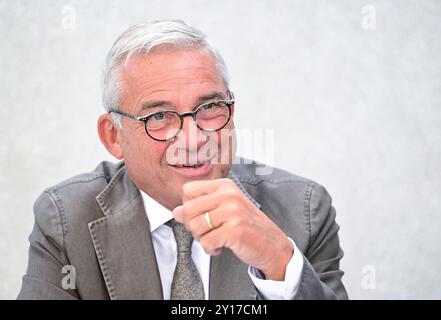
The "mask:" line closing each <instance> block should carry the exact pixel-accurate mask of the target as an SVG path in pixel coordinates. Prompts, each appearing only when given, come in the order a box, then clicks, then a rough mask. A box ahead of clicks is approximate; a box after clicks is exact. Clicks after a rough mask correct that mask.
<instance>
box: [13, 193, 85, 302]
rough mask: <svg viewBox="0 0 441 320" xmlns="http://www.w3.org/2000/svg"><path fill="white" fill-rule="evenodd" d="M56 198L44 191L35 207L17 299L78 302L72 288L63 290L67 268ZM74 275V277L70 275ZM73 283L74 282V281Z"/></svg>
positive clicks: (61, 225) (75, 292)
mask: <svg viewBox="0 0 441 320" xmlns="http://www.w3.org/2000/svg"><path fill="white" fill-rule="evenodd" d="M60 213H61V212H60V210H59V208H58V207H57V204H56V200H55V196H54V195H53V194H51V193H50V192H44V193H43V194H42V195H40V197H39V198H38V199H37V201H36V202H35V204H34V217H35V222H34V227H33V230H32V232H31V234H30V236H29V257H28V267H27V271H26V274H25V275H24V276H23V282H22V287H21V290H20V293H19V294H18V297H17V299H20V300H25V299H26V300H28V299H50V300H71V299H78V298H79V297H78V294H77V291H76V290H75V289H71V287H72V286H69V287H70V288H68V289H63V288H62V287H63V286H62V282H63V278H64V277H66V276H68V274H67V273H66V274H63V273H62V271H63V266H66V265H69V261H68V258H67V256H66V254H65V250H64V232H63V224H62V220H61V215H60ZM71 276H73V275H71ZM73 280H75V279H73Z"/></svg>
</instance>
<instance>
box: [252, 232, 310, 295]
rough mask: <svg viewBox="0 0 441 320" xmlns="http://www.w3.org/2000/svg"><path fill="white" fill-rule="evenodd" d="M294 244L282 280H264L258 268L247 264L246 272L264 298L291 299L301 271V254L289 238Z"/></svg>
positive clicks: (297, 286) (294, 293)
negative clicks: (292, 252)
mask: <svg viewBox="0 0 441 320" xmlns="http://www.w3.org/2000/svg"><path fill="white" fill-rule="evenodd" d="M288 239H289V241H291V243H292V244H293V246H294V254H293V255H292V257H291V260H290V261H289V262H288V265H287V266H286V271H285V279H284V281H274V280H266V279H265V275H264V274H263V272H262V271H260V270H259V269H256V268H254V267H251V266H249V267H248V274H249V275H250V277H251V280H252V281H253V283H254V286H255V287H256V288H257V290H258V291H259V293H260V294H261V296H262V297H263V298H264V299H266V300H292V299H294V296H295V295H296V293H297V290H298V289H299V285H300V278H301V276H302V271H303V256H302V254H301V252H300V250H299V249H298V248H297V246H296V244H295V243H294V241H293V240H292V239H291V238H289V237H288Z"/></svg>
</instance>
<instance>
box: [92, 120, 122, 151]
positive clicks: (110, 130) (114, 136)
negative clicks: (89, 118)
mask: <svg viewBox="0 0 441 320" xmlns="http://www.w3.org/2000/svg"><path fill="white" fill-rule="evenodd" d="M97 129H98V135H99V136H100V140H101V143H102V144H103V145H104V146H105V147H106V149H107V151H109V152H110V154H112V155H113V156H114V157H115V158H117V159H118V160H121V159H122V158H123V157H124V156H123V153H122V148H121V144H120V141H119V131H118V128H117V127H116V125H115V124H114V123H113V121H112V119H111V116H110V114H108V113H106V114H103V115H101V116H100V117H99V118H98V124H97Z"/></svg>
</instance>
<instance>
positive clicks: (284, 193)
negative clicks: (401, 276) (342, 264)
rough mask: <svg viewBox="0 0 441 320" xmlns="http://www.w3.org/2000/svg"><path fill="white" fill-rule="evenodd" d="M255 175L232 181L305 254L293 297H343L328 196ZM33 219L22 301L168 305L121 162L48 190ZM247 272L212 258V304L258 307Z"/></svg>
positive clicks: (229, 258) (244, 173)
mask: <svg viewBox="0 0 441 320" xmlns="http://www.w3.org/2000/svg"><path fill="white" fill-rule="evenodd" d="M256 166H257V165H256V163H253V164H249V165H244V164H235V165H233V167H232V170H231V171H230V174H229V177H230V178H231V179H233V180H234V181H235V183H236V184H237V185H238V186H239V187H240V189H241V190H242V191H243V192H244V193H245V194H246V195H247V196H248V197H249V198H250V199H251V200H252V201H253V202H254V203H255V205H256V206H258V207H259V208H260V209H261V210H262V211H263V212H265V213H266V214H267V215H268V216H269V217H270V218H271V219H272V220H273V221H274V222H275V223H276V224H277V225H278V226H279V227H280V228H281V229H282V230H283V231H284V232H285V233H286V234H287V235H288V236H289V237H290V238H291V239H293V240H294V242H295V243H296V245H297V247H298V248H299V250H300V251H301V254H302V256H303V259H304V268H303V272H302V275H301V282H300V287H299V290H298V293H297V295H296V298H297V299H336V298H339V299H342V298H343V299H344V298H347V295H346V291H345V289H344V286H343V284H342V282H341V277H342V275H343V272H342V271H341V270H340V269H339V260H340V259H341V258H342V257H343V252H342V250H341V248H340V245H339V239H338V229H339V227H338V225H337V224H336V223H335V210H334V208H333V207H332V206H331V198H330V196H329V195H328V193H327V192H326V190H325V189H324V188H323V187H321V186H319V185H318V184H316V183H314V182H312V181H309V180H306V179H304V178H300V177H297V176H295V175H292V174H290V173H287V172H284V171H282V170H278V169H274V170H273V172H272V173H271V174H269V175H256V174H255V170H256V168H257V167H256ZM34 214H35V224H34V228H33V230H32V233H31V235H30V236H29V242H30V248H29V263H28V268H27V272H26V275H24V276H23V284H22V288H21V291H20V293H19V295H18V298H19V299H109V298H110V299H162V298H163V295H162V288H161V280H160V276H159V271H158V266H157V263H156V258H155V252H154V250H153V244H152V238H151V235H150V232H149V221H148V219H147V216H146V213H145V209H144V205H143V201H142V197H141V194H140V192H139V190H138V189H137V188H136V186H135V185H134V184H133V182H132V181H131V180H130V178H129V176H128V174H127V171H126V169H125V167H124V163H123V162H120V163H117V164H112V163H109V162H102V163H101V164H99V165H98V167H97V168H96V169H95V170H94V171H93V172H91V173H87V174H82V175H79V176H76V177H74V178H71V179H69V180H67V181H64V182H62V183H60V184H58V185H56V186H54V187H51V188H49V189H47V190H45V191H44V192H43V193H42V194H41V195H40V197H39V198H38V199H37V201H36V202H35V204H34ZM297 254H298V253H297ZM66 265H70V266H73V267H74V268H75V276H76V279H75V280H76V281H75V289H72V288H69V289H63V285H62V281H63V277H66V276H67V275H70V276H72V275H73V272H72V270H73V269H72V268H71V267H68V268H70V269H68V273H67V274H64V273H62V271H63V266H66ZM247 268H248V266H247V265H245V264H244V263H242V262H241V261H240V260H239V259H238V258H236V256H235V255H234V254H232V252H231V251H230V250H227V249H225V250H223V252H222V254H221V255H219V256H216V257H212V259H211V268H210V292H209V296H210V299H258V298H260V295H259V293H258V292H257V290H256V288H255V287H254V285H253V283H252V281H251V279H250V277H249V275H248V272H247ZM65 272H66V270H65ZM71 284H72V283H71ZM64 288H66V286H64Z"/></svg>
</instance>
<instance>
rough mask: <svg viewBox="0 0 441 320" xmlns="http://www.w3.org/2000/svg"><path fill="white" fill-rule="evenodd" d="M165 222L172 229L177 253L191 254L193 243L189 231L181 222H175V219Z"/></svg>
mask: <svg viewBox="0 0 441 320" xmlns="http://www.w3.org/2000/svg"><path fill="white" fill-rule="evenodd" d="M166 224H167V225H168V226H169V227H171V228H172V229H173V234H174V235H175V239H176V246H177V248H178V254H179V253H188V254H191V245H192V244H193V236H192V235H191V233H190V232H189V231H188V230H187V229H185V226H184V225H183V224H182V223H179V222H177V221H176V220H175V219H172V220H170V221H168V222H167V223H166Z"/></svg>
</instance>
